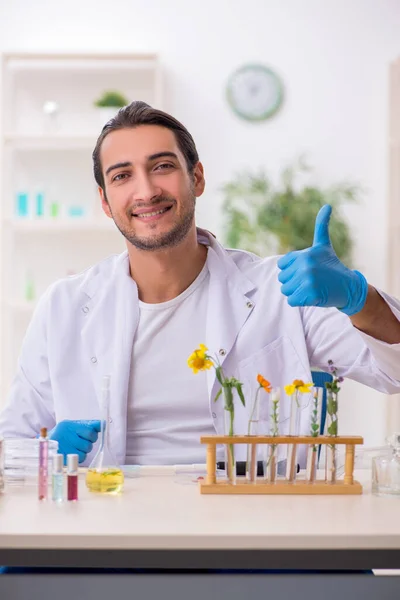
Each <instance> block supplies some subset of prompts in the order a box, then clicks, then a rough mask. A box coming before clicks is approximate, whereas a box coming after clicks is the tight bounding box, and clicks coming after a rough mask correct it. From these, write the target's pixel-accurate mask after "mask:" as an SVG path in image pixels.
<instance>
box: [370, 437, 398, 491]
mask: <svg viewBox="0 0 400 600" xmlns="http://www.w3.org/2000/svg"><path fill="white" fill-rule="evenodd" d="M387 442H388V444H389V446H390V448H391V451H390V448H388V451H387V453H386V454H382V455H380V456H374V457H373V458H372V493H373V494H377V495H379V496H386V495H392V494H394V495H400V433H394V434H393V435H391V436H390V437H388V438H387Z"/></svg>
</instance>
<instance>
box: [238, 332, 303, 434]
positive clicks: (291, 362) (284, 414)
mask: <svg viewBox="0 0 400 600" xmlns="http://www.w3.org/2000/svg"><path fill="white" fill-rule="evenodd" d="M238 366H239V379H240V381H242V382H243V391H244V394H245V398H246V407H247V413H248V415H249V414H250V411H251V410H252V407H253V403H254V398H255V395H256V391H257V388H258V387H259V385H258V383H257V375H258V374H260V375H262V376H263V377H265V379H267V380H268V381H269V382H270V383H271V385H272V386H273V387H280V389H281V401H280V412H279V421H280V423H281V424H282V428H281V433H285V429H286V425H288V423H289V417H290V401H289V400H290V399H289V398H287V397H286V395H285V392H284V386H285V385H288V384H290V383H292V381H293V380H294V379H302V380H303V381H305V382H309V381H311V373H310V369H309V366H308V365H307V367H306V366H305V365H303V363H302V361H301V359H300V357H299V355H298V353H297V350H296V348H295V347H294V345H293V342H292V341H291V339H290V338H289V337H287V336H282V337H279V338H277V339H276V340H274V341H273V342H271V343H269V344H267V345H266V346H264V347H263V348H261V349H260V350H257V352H254V353H253V354H251V355H250V356H248V357H247V358H245V359H244V360H242V361H240V362H239V365H238ZM263 393H264V392H263V390H260V394H263ZM309 404H310V398H309V397H308V395H304V396H303V397H302V398H301V405H302V408H303V411H302V412H304V410H305V409H306V408H307V407H308V406H309ZM260 406H261V414H260V419H262V420H264V419H266V420H267V421H268V416H266V415H265V413H266V412H269V407H268V403H266V402H264V403H262V402H261V403H260ZM301 420H302V421H303V418H302V419H301Z"/></svg>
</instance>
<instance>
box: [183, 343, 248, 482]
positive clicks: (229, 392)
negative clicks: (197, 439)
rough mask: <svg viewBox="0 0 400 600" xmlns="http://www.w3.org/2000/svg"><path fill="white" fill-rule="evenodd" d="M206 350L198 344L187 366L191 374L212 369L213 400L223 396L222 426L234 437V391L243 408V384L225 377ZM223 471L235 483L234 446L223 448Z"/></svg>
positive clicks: (227, 433) (202, 345)
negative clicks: (216, 387) (214, 382)
mask: <svg viewBox="0 0 400 600" xmlns="http://www.w3.org/2000/svg"><path fill="white" fill-rule="evenodd" d="M207 351H208V348H207V347H206V346H205V345H204V344H200V345H199V347H198V348H196V350H195V351H194V352H192V354H191V355H190V356H189V358H188V361H187V363H188V366H189V367H190V368H191V369H192V371H193V373H195V374H196V373H198V372H199V371H206V370H208V369H211V367H214V369H215V375H216V377H217V380H218V383H219V384H220V386H221V387H220V389H219V390H218V392H217V395H216V396H215V398H214V402H216V401H217V400H218V398H219V397H220V396H221V394H223V396H224V401H225V404H224V409H225V410H224V426H225V434H226V435H234V420H235V403H234V390H236V392H237V395H238V396H239V398H240V401H241V403H242V404H243V406H245V404H246V403H245V399H244V395H243V389H242V386H243V384H242V383H241V382H240V381H238V380H237V379H236V378H235V377H226V376H225V374H224V371H223V368H222V366H221V364H220V362H219V360H218V358H217V357H216V358H213V357H212V356H210V355H209V354H207ZM225 469H226V473H227V477H228V480H229V481H230V482H231V483H234V482H235V481H236V461H235V452H234V445H233V444H227V445H226V446H225Z"/></svg>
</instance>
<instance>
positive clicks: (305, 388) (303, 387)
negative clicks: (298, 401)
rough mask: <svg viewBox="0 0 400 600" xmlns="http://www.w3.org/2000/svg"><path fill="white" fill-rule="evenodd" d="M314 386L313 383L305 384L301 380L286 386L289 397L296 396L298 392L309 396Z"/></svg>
mask: <svg viewBox="0 0 400 600" xmlns="http://www.w3.org/2000/svg"><path fill="white" fill-rule="evenodd" d="M312 386H313V384H312V383H304V381H302V380H301V379H295V380H294V381H293V383H291V384H290V385H285V392H286V393H287V395H288V396H291V395H292V394H294V393H295V391H296V390H298V391H299V392H300V393H301V394H307V393H309V392H310V391H311V390H310V388H312Z"/></svg>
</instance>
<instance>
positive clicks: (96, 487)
mask: <svg viewBox="0 0 400 600" xmlns="http://www.w3.org/2000/svg"><path fill="white" fill-rule="evenodd" d="M109 412H110V377H109V375H106V376H105V377H104V378H103V382H102V389H101V413H102V414H101V430H100V443H99V449H98V451H97V453H96V456H95V457H94V458H93V460H92V462H91V463H90V466H89V468H88V471H87V473H86V486H87V488H88V489H89V490H90V491H91V492H100V493H102V494H118V493H119V492H121V491H122V488H123V486H124V474H123V472H122V470H121V467H120V466H119V464H118V463H117V459H116V458H115V456H114V455H113V453H112V452H111V449H110V435H109V432H110V428H109V423H110V419H109V416H110V415H109Z"/></svg>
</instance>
